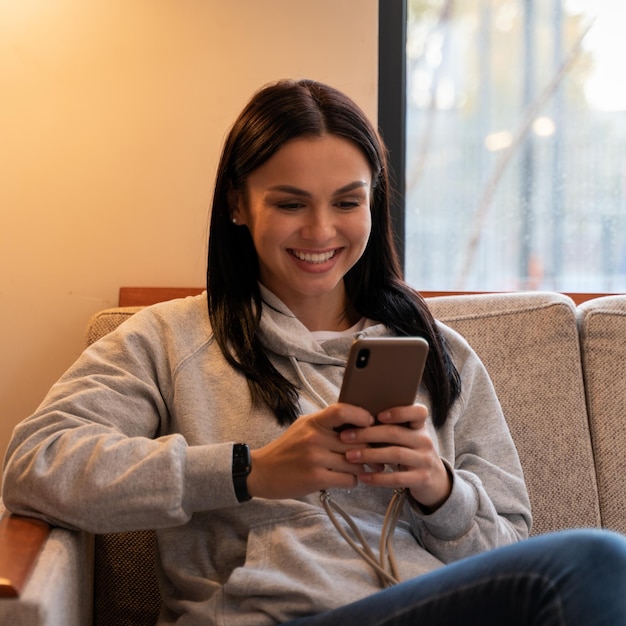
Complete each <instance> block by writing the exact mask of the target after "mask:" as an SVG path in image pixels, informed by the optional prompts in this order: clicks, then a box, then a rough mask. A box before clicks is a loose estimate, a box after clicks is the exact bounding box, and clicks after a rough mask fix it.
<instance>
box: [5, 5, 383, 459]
mask: <svg viewBox="0 0 626 626" xmlns="http://www.w3.org/2000/svg"><path fill="white" fill-rule="evenodd" d="M377 11H378V2H377V0H311V1H304V0H263V1H259V0H237V2H223V1H222V0H203V1H202V2H198V1H197V0H175V1H173V0H172V1H168V2H164V1H159V2H157V1H155V0H133V1H132V2H128V0H90V1H89V2H84V1H80V0H47V1H46V2H44V1H43V0H19V1H16V0H0V267H1V268H2V269H1V271H0V316H1V317H0V329H1V333H2V335H1V346H0V453H3V452H4V450H5V448H6V445H7V443H8V440H9V437H10V434H11V431H12V429H13V427H14V425H15V424H16V423H17V422H18V421H19V420H20V419H22V418H24V417H26V416H27V415H28V414H29V413H30V412H32V411H33V410H34V409H35V408H36V405H37V404H38V403H39V401H40V400H41V399H42V398H43V395H44V394H45V392H46V390H47V389H48V388H49V386H50V385H51V384H52V383H53V382H54V380H56V379H57V378H58V377H59V376H60V375H61V374H62V372H63V371H64V370H65V369H66V368H67V367H68V366H69V365H70V363H71V362H72V361H73V360H74V359H75V358H76V357H77V356H78V354H79V353H80V351H81V348H82V345H83V338H84V329H85V326H86V324H87V321H88V319H89V317H90V315H91V314H93V313H94V312H96V311H97V310H99V309H102V308H105V307H110V306H114V305H116V304H117V293H118V288H119V287H120V286H122V285H159V286H167V285H179V286H180V285H202V284H203V283H204V270H205V247H206V232H205V231H206V226H207V219H208V216H207V212H208V208H209V203H210V199H211V187H212V180H213V176H214V171H215V168H216V161H217V159H218V155H219V150H220V147H221V143H222V140H223V138H224V135H225V132H226V130H227V127H228V126H229V125H230V123H231V122H232V121H233V119H234V117H235V115H236V114H237V113H238V111H239V109H240V108H241V107H242V106H243V104H244V103H245V102H246V100H247V99H248V97H249V96H250V95H251V93H252V92H253V91H254V90H256V89H257V88H258V87H259V86H261V85H262V84H265V83H266V82H269V81H272V80H275V79H277V78H281V77H284V76H291V77H303V76H307V77H312V78H316V79H318V80H322V81H325V82H328V83H331V84H333V85H335V86H337V87H339V88H340V89H343V90H344V91H346V92H347V93H348V94H350V95H351V96H353V97H354V98H355V99H356V100H357V101H358V102H359V103H360V104H361V105H362V106H363V107H364V109H365V110H366V112H367V113H368V114H369V115H370V116H371V117H372V118H373V119H374V118H375V115H376V91H377V39H378V37H377V28H378V17H377Z"/></svg>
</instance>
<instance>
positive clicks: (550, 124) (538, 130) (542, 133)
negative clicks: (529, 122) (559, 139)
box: [533, 117, 556, 137]
mask: <svg viewBox="0 0 626 626" xmlns="http://www.w3.org/2000/svg"><path fill="white" fill-rule="evenodd" d="M555 130H556V126H555V125H554V121H553V120H552V119H551V118H549V117H538V118H537V119H536V120H535V121H534V123H533V132H534V133H535V135H537V136H538V137H550V136H551V135H554V131H555Z"/></svg>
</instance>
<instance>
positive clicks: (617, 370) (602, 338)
mask: <svg viewBox="0 0 626 626" xmlns="http://www.w3.org/2000/svg"><path fill="white" fill-rule="evenodd" d="M429 303H430V306H431V308H432V310H433V313H434V314H435V317H437V318H438V319H441V320H442V321H444V322H446V323H447V324H449V325H450V326H452V327H453V328H455V329H457V330H458V331H459V332H461V333H462V334H463V335H464V336H465V337H466V338H467V339H468V340H469V342H470V343H471V344H472V345H473V346H474V348H475V349H476V351H477V352H478V354H479V355H480V357H481V358H482V360H483V362H484V363H485V365H486V367H487V369H488V370H489V372H490V374H491V377H492V379H493V382H494V385H495V388H496V391H497V393H498V396H499V398H500V401H501V403H502V406H503V409H504V412H505V415H506V416H507V420H508V422H509V425H510V428H511V431H512V434H513V438H514V439H515V442H516V444H517V446H518V449H519V453H520V457H521V460H522V465H523V467H524V471H525V475H526V481H527V484H528V489H529V492H530V498H531V502H532V505H533V514H534V526H533V534H539V533H545V532H548V531H553V530H558V529H563V528H570V527H605V528H611V529H614V530H617V531H620V532H624V533H626V428H625V426H626V417H625V414H626V296H608V297H604V298H596V299H593V300H590V301H587V302H585V303H583V304H581V305H579V306H576V305H575V304H574V302H573V301H572V300H570V299H569V298H568V297H566V296H563V295H560V294H554V293H533V292H529V293H511V294H493V295H465V296H450V297H439V298H432V299H430V300H429ZM135 311H136V308H117V309H108V310H106V311H103V312H101V313H99V314H98V315H96V316H95V317H94V319H93V320H92V323H91V325H90V329H89V337H88V341H89V342H92V341H94V340H96V339H97V338H98V337H100V336H102V335H103V334H105V333H106V332H109V331H110V330H112V329H113V328H115V327H116V326H117V325H118V324H119V323H121V322H122V321H123V320H124V319H126V318H127V317H128V316H129V315H132V314H133V313H134V312H135ZM153 540H154V538H153V535H152V533H151V532H147V533H140V534H131V535H119V536H114V537H109V536H103V537H97V538H96V540H95V541H94V538H93V537H89V536H87V535H85V534H84V533H72V532H68V531H65V530H60V529H53V530H52V531H51V533H50V534H49V536H48V539H47V541H46V542H45V544H44V546H43V549H42V551H41V553H40V554H39V557H38V560H37V561H36V564H35V567H34V570H33V573H32V575H31V576H30V578H29V579H28V582H27V583H26V584H25V586H24V588H23V590H22V591H21V594H20V597H19V598H11V599H2V600H0V624H12V625H21V624H29V625H30V624H33V625H34V624H46V625H52V624H55V625H56V624H58V625H63V626H72V625H74V624H75V625H80V626H84V625H85V624H88V623H90V622H89V620H90V619H91V615H92V613H95V619H94V623H97V624H116V625H118V626H119V625H123V624H129V625H130V624H132V625H133V626H137V625H138V624H144V623H151V621H152V623H154V616H155V614H156V611H157V610H158V594H157V592H156V589H155V584H154V578H153V576H154V574H153V570H152V567H151V563H152V554H153V549H154V544H153ZM15 541H16V540H15V537H14V536H12V535H11V533H10V532H8V533H7V532H3V528H2V527H0V566H2V563H4V562H5V561H6V558H5V559H3V551H4V552H6V551H7V550H9V549H10V547H11V546H13V545H15ZM3 542H4V544H3ZM7 542H8V543H7ZM94 545H95V548H96V549H95V551H94V550H93V548H94ZM94 552H95V555H94ZM94 561H95V567H94V565H93V563H94ZM133 566H134V567H135V570H132V569H131V570H130V571H129V569H128V567H131V568H132V567H133ZM94 572H95V574H94ZM10 576H12V573H11V572H4V571H0V577H5V578H10ZM93 576H95V579H96V582H95V589H96V593H95V597H94V594H92V589H93V588H94V585H93V584H92V577H93ZM112 581H113V582H112ZM145 581H147V582H145ZM4 583H5V586H6V587H7V589H9V593H10V592H11V591H10V589H11V584H10V583H11V581H10V580H7V581H4ZM1 585H2V582H1V581H0V586H1ZM0 591H1V590H0ZM94 606H95V610H94Z"/></svg>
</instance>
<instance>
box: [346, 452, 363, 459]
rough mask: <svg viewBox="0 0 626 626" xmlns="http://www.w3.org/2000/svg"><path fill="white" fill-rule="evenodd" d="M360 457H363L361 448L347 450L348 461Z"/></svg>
mask: <svg viewBox="0 0 626 626" xmlns="http://www.w3.org/2000/svg"><path fill="white" fill-rule="evenodd" d="M360 458H361V451H360V450H348V451H347V452H346V459H348V461H358V460H359V459H360Z"/></svg>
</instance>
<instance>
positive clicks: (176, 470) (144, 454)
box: [3, 312, 236, 532]
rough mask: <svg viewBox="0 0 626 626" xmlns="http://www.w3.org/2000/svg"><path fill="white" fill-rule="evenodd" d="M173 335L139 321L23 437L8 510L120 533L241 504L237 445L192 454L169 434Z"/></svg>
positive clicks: (17, 445)
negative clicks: (234, 473) (235, 474)
mask: <svg viewBox="0 0 626 626" xmlns="http://www.w3.org/2000/svg"><path fill="white" fill-rule="evenodd" d="M168 332H170V331H168V329H167V328H165V327H164V326H163V324H160V323H159V319H158V317H157V316H154V315H153V314H151V313H148V312H146V313H144V314H140V313H138V314H137V315H135V316H133V318H131V320H129V321H128V322H126V323H125V324H123V325H122V326H121V327H120V328H118V329H117V330H116V331H114V332H113V333H112V334H110V335H108V336H106V337H104V338H103V339H101V340H100V341H98V342H96V343H95V344H93V345H92V346H91V347H90V348H88V349H87V350H86V351H85V352H84V353H83V354H82V355H81V356H80V357H79V359H78V360H77V361H76V363H75V364H74V365H73V366H72V367H71V368H70V369H69V370H68V371H67V372H66V373H65V374H64V375H63V377H62V378H61V379H60V380H59V381H58V382H57V383H56V384H55V385H54V386H53V387H52V389H51V390H50V392H49V393H48V395H47V397H46V398H45V399H44V401H43V403H42V404H41V405H40V407H39V408H38V409H37V410H36V412H35V413H34V414H33V415H32V416H31V417H29V418H28V419H26V420H24V421H23V422H22V423H20V424H19V425H18V426H17V427H16V429H15V431H14V433H13V437H12V440H11V442H10V444H9V447H8V450H7V454H6V457H5V468H4V478H3V500H4V503H5V505H6V506H7V508H8V509H9V510H11V511H12V512H14V513H19V514H23V515H32V516H37V517H41V518H43V519H46V520H47V521H49V522H51V523H53V524H56V525H61V526H66V527H70V528H79V529H83V530H88V531H91V532H113V531H125V530H135V529H140V528H148V527H150V528H158V527H166V526H174V525H179V524H183V523H185V522H186V521H187V520H188V519H189V518H190V516H191V514H192V513H193V512H195V511H197V510H208V509H209V508H218V507H221V506H232V505H234V504H236V498H235V495H234V493H233V488H232V477H231V459H232V444H228V443H219V444H216V445H202V446H193V447H192V446H189V445H188V444H187V441H186V440H185V438H184V437H183V436H182V435H180V434H170V433H171V431H172V429H171V420H172V416H171V415H170V409H169V407H170V396H171V395H172V372H173V369H174V367H175V363H172V362H171V358H172V355H171V354H170V353H169V352H168V347H167V346H168V338H167V333H168ZM207 477H210V480H209V479H208V478H207Z"/></svg>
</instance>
